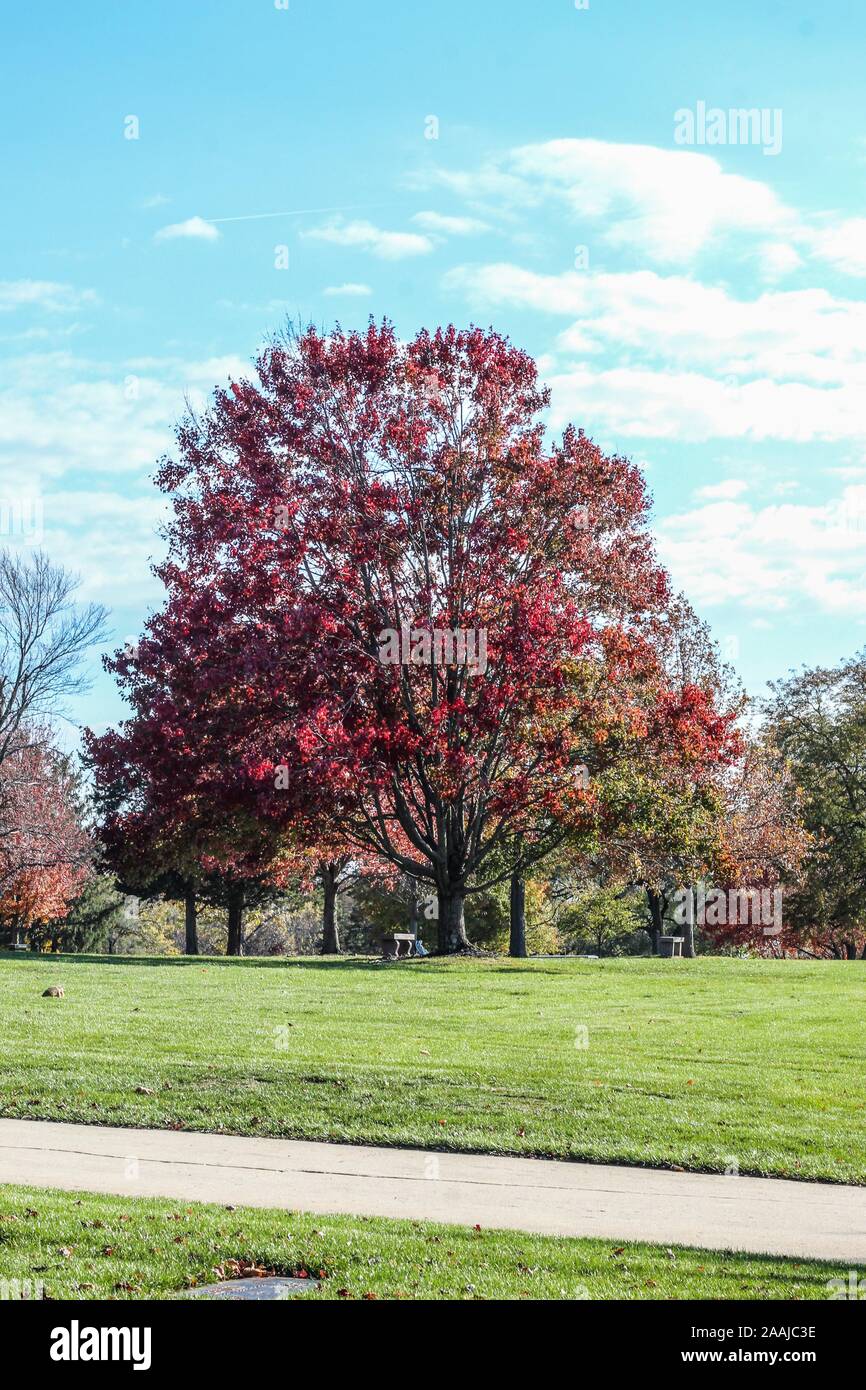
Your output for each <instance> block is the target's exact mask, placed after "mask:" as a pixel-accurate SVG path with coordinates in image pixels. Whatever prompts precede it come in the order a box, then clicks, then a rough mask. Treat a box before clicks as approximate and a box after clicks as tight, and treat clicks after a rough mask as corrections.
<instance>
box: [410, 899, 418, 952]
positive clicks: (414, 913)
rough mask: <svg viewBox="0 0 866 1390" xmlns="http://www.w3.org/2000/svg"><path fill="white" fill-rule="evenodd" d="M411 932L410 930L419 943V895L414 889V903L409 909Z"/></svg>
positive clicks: (412, 902)
mask: <svg viewBox="0 0 866 1390" xmlns="http://www.w3.org/2000/svg"><path fill="white" fill-rule="evenodd" d="M409 930H410V932H411V933H412V935H413V936H414V938H415V940H416V941H417V940H418V931H419V922H418V893H417V891H416V890H415V889H414V888H413V889H412V901H411V903H410V907H409Z"/></svg>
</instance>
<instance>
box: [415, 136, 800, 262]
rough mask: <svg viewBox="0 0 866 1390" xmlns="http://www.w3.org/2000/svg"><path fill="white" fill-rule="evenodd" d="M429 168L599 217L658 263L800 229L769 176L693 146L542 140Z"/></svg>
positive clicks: (482, 192) (491, 191) (477, 192)
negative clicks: (482, 160) (461, 165)
mask: <svg viewBox="0 0 866 1390" xmlns="http://www.w3.org/2000/svg"><path fill="white" fill-rule="evenodd" d="M433 177H434V181H436V182H439V183H441V184H444V185H445V186H446V187H448V188H451V189H452V190H453V191H454V192H457V193H460V194H461V195H462V196H463V197H465V198H466V199H467V200H468V201H470V202H472V203H474V204H476V205H478V204H479V203H481V204H483V202H484V200H485V199H487V200H494V201H495V202H496V203H504V204H505V205H506V206H509V207H511V208H512V209H514V208H520V209H523V210H526V209H529V208H532V207H534V206H536V205H537V204H539V203H540V202H545V201H550V200H555V201H559V202H560V203H561V204H562V205H563V206H564V207H565V209H566V211H567V212H568V213H569V214H570V216H571V219H572V221H573V223H575V224H576V225H579V226H581V227H585V226H587V225H592V224H601V230H600V232H599V234H598V235H599V236H600V237H601V238H602V239H603V240H604V241H605V242H606V243H607V244H608V245H609V246H611V247H617V248H625V249H628V250H631V251H636V252H638V253H639V254H640V256H641V257H642V259H650V260H653V261H655V262H656V263H659V264H666V265H681V264H682V263H683V262H684V261H691V260H693V259H694V258H695V257H696V256H697V255H698V254H699V253H700V252H701V251H702V250H703V249H704V248H705V247H707V246H708V245H709V244H711V243H712V244H713V245H714V247H716V246H717V245H718V242H719V239H720V238H722V237H725V236H728V235H730V234H732V233H737V234H739V235H742V234H743V233H747V234H748V235H749V236H750V237H751V238H752V239H753V242H754V245H753V247H752V249H753V250H754V251H756V252H759V253H760V251H761V248H762V244H763V242H764V240H766V241H769V242H771V243H775V244H778V243H789V242H790V241H791V240H792V238H795V237H796V236H797V235H798V234H800V232H801V227H800V219H799V218H798V216H797V214H796V213H795V212H794V211H793V209H791V208H789V207H787V206H786V205H785V204H784V203H783V202H782V201H781V200H780V199H779V198H778V197H777V195H776V194H775V193H774V192H773V190H772V189H771V188H770V187H769V186H768V185H767V184H765V183H762V182H760V181H759V180H757V179H747V178H743V177H742V176H741V175H739V174H727V173H725V172H724V170H723V169H722V167H721V165H720V164H719V161H718V160H717V159H714V158H713V157H712V156H711V155H708V154H698V153H696V152H694V151H691V150H682V149H658V148H656V147H655V146H653V145H627V144H615V143H612V142H610V141H606V140H572V139H563V140H548V141H545V142H544V143H542V144H534V145H522V146H520V147H518V148H516V149H513V150H511V151H509V152H508V153H507V154H506V155H505V156H504V157H502V158H501V159H498V160H494V161H491V162H488V163H487V164H485V165H482V167H481V168H480V169H476V170H472V171H470V172H466V173H463V172H458V173H453V172H450V171H438V172H437V173H436V174H435V175H434V176H433ZM769 254H771V253H769ZM776 260H777V263H778V260H779V253H778V251H777V252H776Z"/></svg>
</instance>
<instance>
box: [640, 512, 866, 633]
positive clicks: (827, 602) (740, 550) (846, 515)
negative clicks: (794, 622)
mask: <svg viewBox="0 0 866 1390" xmlns="http://www.w3.org/2000/svg"><path fill="white" fill-rule="evenodd" d="M658 533H659V552H660V555H661V557H662V559H663V560H664V561H665V563H666V564H667V565H668V566H669V567H670V569H671V572H672V575H673V578H674V582H675V584H676V585H677V587H681V588H685V589H686V591H687V592H688V594H689V596H690V598H692V599H693V601H694V602H695V603H696V604H698V606H706V607H712V606H713V605H715V604H720V603H728V602H738V603H741V604H742V605H743V606H744V607H746V608H759V609H764V610H765V611H773V610H776V611H778V612H783V611H784V610H786V609H791V608H793V607H795V606H797V605H798V604H804V603H805V604H808V605H810V606H816V607H818V608H820V609H821V610H823V611H824V612H829V613H835V614H841V615H845V614H850V615H851V617H856V618H860V617H862V614H863V608H864V605H866V566H864V559H866V486H863V485H861V486H858V487H850V488H846V489H845V491H844V492H843V494H842V496H841V497H840V498H837V499H834V500H832V501H830V502H828V503H826V504H824V505H821V506H805V505H799V506H798V505H794V504H792V503H784V504H782V505H780V506H765V507H757V508H753V507H749V506H747V505H746V504H745V503H742V502H715V503H709V504H708V505H706V506H704V507H698V508H694V509H693V510H691V511H689V512H684V513H681V514H679V515H676V516H670V517H667V518H665V519H664V520H663V521H661V522H660V523H659V525H658ZM756 625H757V624H756ZM761 625H762V626H766V622H765V621H764V622H763V623H762V624H761Z"/></svg>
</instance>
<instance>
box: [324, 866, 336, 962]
mask: <svg viewBox="0 0 866 1390" xmlns="http://www.w3.org/2000/svg"><path fill="white" fill-rule="evenodd" d="M320 872H321V875H322V887H323V889H324V890H325V906H324V909H323V911H322V955H323V956H338V955H339V954H340V929H339V927H338V926H337V870H336V868H335V866H334V865H333V864H322V865H321V867H320Z"/></svg>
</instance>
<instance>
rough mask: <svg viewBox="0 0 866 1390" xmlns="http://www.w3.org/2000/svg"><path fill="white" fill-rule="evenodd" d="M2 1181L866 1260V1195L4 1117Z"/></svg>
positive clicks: (857, 1190) (846, 1261)
mask: <svg viewBox="0 0 866 1390" xmlns="http://www.w3.org/2000/svg"><path fill="white" fill-rule="evenodd" d="M0 1183H22V1184H25V1185H28V1186H33V1187H60V1188H65V1189H67V1190H69V1189H77V1188H81V1189H85V1190H88V1191H91V1192H111V1193H117V1194H119V1195H121V1196H127V1197H174V1198H177V1199H179V1200H181V1201H201V1202H219V1203H230V1204H234V1205H238V1206H240V1205H242V1204H246V1205H248V1206H256V1207H283V1208H285V1209H287V1210H292V1211H307V1212H322V1213H327V1212H330V1213H348V1214H351V1215H356V1216H392V1217H406V1218H411V1219H413V1220H427V1221H447V1222H453V1223H454V1224H456V1225H469V1226H474V1225H476V1224H478V1225H481V1226H484V1227H499V1228H503V1227H504V1228H508V1229H511V1230H520V1231H535V1232H539V1233H541V1234H545V1235H558V1236H600V1237H603V1238H605V1239H613V1240H619V1241H623V1242H625V1241H635V1240H646V1241H656V1242H658V1243H660V1244H663V1245H672V1244H678V1245H696V1246H703V1247H706V1248H708V1249H713V1250H745V1251H752V1252H754V1253H766V1254H773V1255H793V1256H801V1257H803V1258H807V1257H810V1256H811V1257H813V1258H817V1259H826V1260H834V1261H837V1262H839V1263H841V1264H843V1265H845V1266H846V1267H847V1266H849V1265H851V1264H854V1263H857V1262H863V1261H866V1188H863V1187H841V1186H836V1185H833V1184H831V1183H815V1182H787V1181H783V1180H781V1179H776V1178H746V1177H717V1176H713V1175H706V1174H702V1173H673V1172H667V1171H665V1170H661V1169H654V1168H625V1167H622V1168H620V1167H609V1166H606V1165H603V1164H593V1163H563V1162H559V1161H552V1160H548V1159H533V1158H497V1157H486V1156H483V1155H479V1154H451V1153H448V1154H444V1153H430V1152H427V1151H424V1150H420V1149H374V1148H367V1147H363V1146H361V1145H354V1144H314V1143H306V1142H298V1141H294V1140H288V1139H247V1138H241V1137H237V1136H231V1135H219V1134H197V1133H191V1132H186V1131H182V1132H178V1131H175V1130H158V1129H104V1128H100V1127H97V1126H95V1125H93V1126H91V1125H68V1124H54V1123H52V1122H50V1121H43V1120H0Z"/></svg>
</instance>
